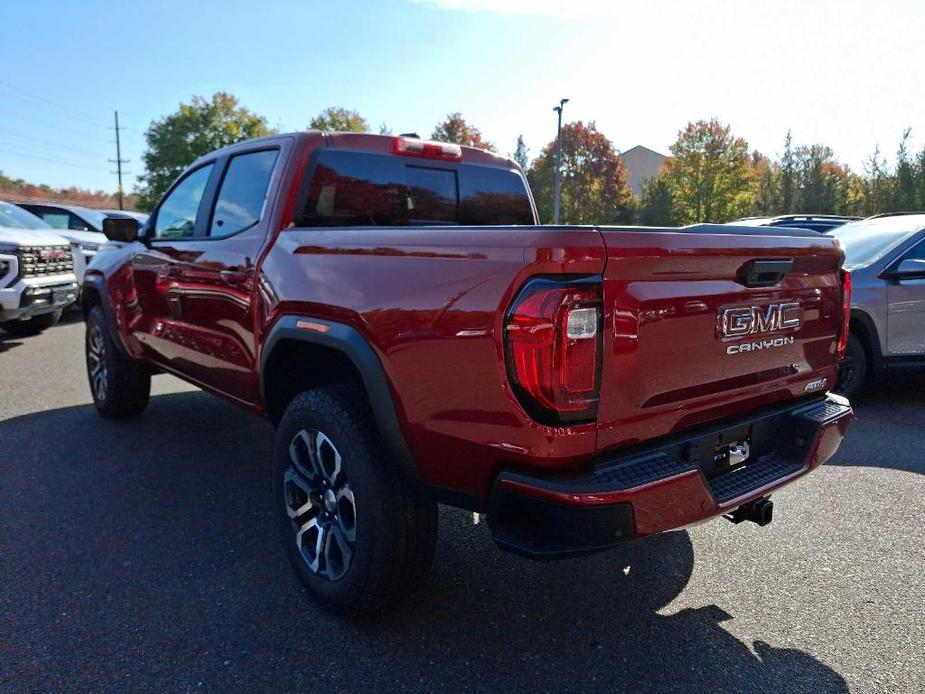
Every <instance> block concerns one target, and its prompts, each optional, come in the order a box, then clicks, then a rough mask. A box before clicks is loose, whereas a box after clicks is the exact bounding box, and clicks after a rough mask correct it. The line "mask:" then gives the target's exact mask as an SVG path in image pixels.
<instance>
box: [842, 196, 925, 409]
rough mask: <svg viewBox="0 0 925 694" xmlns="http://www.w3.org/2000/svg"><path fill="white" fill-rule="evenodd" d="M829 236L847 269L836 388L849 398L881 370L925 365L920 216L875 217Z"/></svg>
mask: <svg viewBox="0 0 925 694" xmlns="http://www.w3.org/2000/svg"><path fill="white" fill-rule="evenodd" d="M829 234H830V235H831V236H833V237H834V238H837V239H838V240H839V241H840V242H841V244H842V246H843V247H844V249H845V268H846V269H848V270H850V271H851V285H852V290H853V293H852V302H851V334H850V337H849V339H848V346H847V356H846V358H845V360H844V361H843V362H842V365H841V369H840V372H839V379H838V390H839V391H840V392H842V393H845V394H848V395H854V394H856V393H857V392H858V391H860V390H861V388H862V387H863V386H864V384H865V382H866V381H867V380H868V378H870V377H871V376H872V375H875V374H877V373H879V372H881V371H882V370H883V368H884V367H889V366H892V365H896V364H910V363H916V362H921V363H925V212H919V213H912V214H909V213H903V214H887V215H879V216H876V217H871V218H869V219H864V220H862V221H859V222H853V223H851V224H846V225H844V226H842V227H839V228H837V229H833V230H832V231H830V232H829Z"/></svg>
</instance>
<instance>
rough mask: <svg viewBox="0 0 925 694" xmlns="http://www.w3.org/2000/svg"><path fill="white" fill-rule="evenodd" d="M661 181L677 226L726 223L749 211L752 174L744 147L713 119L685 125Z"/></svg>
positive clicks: (729, 129)
mask: <svg viewBox="0 0 925 694" xmlns="http://www.w3.org/2000/svg"><path fill="white" fill-rule="evenodd" d="M671 154H672V157H671V159H669V160H668V162H667V164H666V167H665V178H666V181H667V182H668V185H669V186H670V187H671V192H672V195H673V197H674V204H675V210H676V213H677V217H678V221H679V222H680V223H682V224H691V223H696V222H726V221H729V220H731V219H735V218H736V217H741V216H743V215H744V214H746V213H747V212H748V209H749V206H750V205H751V201H752V179H753V176H752V172H751V168H750V166H749V158H748V143H747V142H746V141H745V140H744V139H742V138H740V137H735V136H734V135H733V134H732V130H731V128H730V127H729V126H728V125H724V124H722V123H720V122H719V121H718V120H716V119H715V118H714V119H712V120H709V121H703V120H701V121H697V122H696V123H688V124H687V126H686V127H685V128H684V129H683V130H681V131H680V132H679V133H678V139H677V141H676V142H675V143H674V144H673V145H672V146H671Z"/></svg>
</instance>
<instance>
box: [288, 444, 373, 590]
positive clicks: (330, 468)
mask: <svg viewBox="0 0 925 694" xmlns="http://www.w3.org/2000/svg"><path fill="white" fill-rule="evenodd" d="M289 461H290V465H289V466H288V467H287V468H286V471H285V472H284V473H283V490H284V491H283V493H284V497H285V498H284V503H285V504H286V513H287V515H288V516H289V519H290V520H291V522H292V529H293V532H295V536H296V546H297V547H298V549H299V554H300V555H301V556H302V559H303V560H304V561H305V564H306V565H307V566H308V568H309V569H310V570H311V571H312V572H313V573H315V574H317V575H318V576H321V577H322V578H325V579H327V580H329V581H337V580H339V579H341V578H343V576H344V574H346V573H347V570H348V569H349V568H350V562H351V560H352V558H353V553H354V550H355V547H356V539H357V526H356V518H357V515H356V501H355V499H354V496H353V490H352V489H351V488H350V483H349V481H348V480H347V476H346V475H345V474H344V469H343V465H342V459H341V455H340V452H339V451H338V450H337V448H336V447H335V446H334V444H333V443H332V442H331V439H329V438H328V437H327V436H325V435H324V434H323V433H322V432H320V431H315V430H311V429H302V430H301V431H299V432H298V433H296V435H295V436H294V437H293V438H292V441H291V442H290V444H289Z"/></svg>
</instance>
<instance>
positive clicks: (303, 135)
mask: <svg viewBox="0 0 925 694" xmlns="http://www.w3.org/2000/svg"><path fill="white" fill-rule="evenodd" d="M319 137H321V138H323V139H321V140H319V139H318V138H319ZM399 138H405V139H422V138H414V137H411V136H409V135H376V134H373V133H344V132H323V131H321V130H306V131H299V132H292V133H280V134H278V135H267V136H265V137H257V138H253V139H251V140H244V141H242V142H236V143H235V144H233V145H228V146H226V147H222V148H221V149H217V150H214V151H212V152H209V153H208V154H204V155H203V156H201V157H199V158H198V159H197V160H196V161H195V162H193V164H198V163H200V162H202V161H206V160H208V159H211V158H213V157H216V156H221V155H227V154H233V153H234V152H236V151H238V150H244V149H251V148H253V146H254V145H255V144H267V145H271V144H278V143H280V142H282V141H284V140H293V141H295V142H297V143H304V142H306V141H311V140H314V141H315V142H314V144H315V145H316V146H323V147H330V148H332V149H349V150H355V151H361V152H373V153H376V154H388V155H392V154H393V151H392V147H393V144H394V142H395V141H396V140H397V139H399ZM424 141H425V142H426V141H428V140H424ZM461 149H462V162H461V163H464V164H479V165H482V166H503V167H506V168H519V167H518V165H517V164H516V163H515V162H514V161H513V160H511V159H509V158H507V157H504V156H501V155H500V154H495V153H494V152H488V151H486V150H483V149H476V148H475V147H468V146H466V145H462V146H461Z"/></svg>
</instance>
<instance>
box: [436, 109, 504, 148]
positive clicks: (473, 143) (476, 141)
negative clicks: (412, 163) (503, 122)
mask: <svg viewBox="0 0 925 694" xmlns="http://www.w3.org/2000/svg"><path fill="white" fill-rule="evenodd" d="M430 137H431V139H433V140H437V141H439V142H452V143H453V144H456V145H465V146H467V147H478V148H479V149H487V150H488V151H490V152H494V151H495V146H494V144H492V143H491V142H489V141H488V140H486V139H485V138H484V137H483V136H482V131H481V130H479V129H478V128H476V127H475V126H474V125H469V123H467V122H466V119H465V118H463V117H462V114H461V113H459V112H458V111H457V112H456V113H450V114H449V115H447V117H446V119H445V120H443V121H442V122H440V123H438V124H437V126H436V127H435V128H434V132H433V133H432V134H431V136H430Z"/></svg>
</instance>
